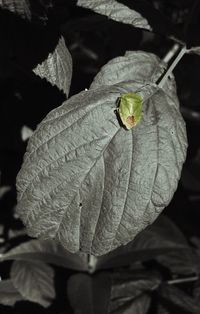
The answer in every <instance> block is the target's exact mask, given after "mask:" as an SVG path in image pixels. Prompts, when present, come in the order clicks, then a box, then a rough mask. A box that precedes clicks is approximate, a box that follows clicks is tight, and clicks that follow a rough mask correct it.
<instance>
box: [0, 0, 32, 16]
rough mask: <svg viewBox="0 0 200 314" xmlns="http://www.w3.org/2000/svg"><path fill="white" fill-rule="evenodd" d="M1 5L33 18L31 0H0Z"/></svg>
mask: <svg viewBox="0 0 200 314" xmlns="http://www.w3.org/2000/svg"><path fill="white" fill-rule="evenodd" d="M0 7H1V8H2V9H6V10H9V11H11V12H13V13H16V14H18V15H19V16H21V17H22V18H25V19H28V20H31V8H30V1H29V0H0Z"/></svg>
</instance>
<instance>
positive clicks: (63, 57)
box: [33, 36, 72, 96]
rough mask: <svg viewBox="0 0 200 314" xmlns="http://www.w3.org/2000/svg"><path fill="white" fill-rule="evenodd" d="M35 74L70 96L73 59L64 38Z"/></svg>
mask: <svg viewBox="0 0 200 314" xmlns="http://www.w3.org/2000/svg"><path fill="white" fill-rule="evenodd" d="M33 72H34V73H35V74H37V75H38V76H40V77H41V78H45V79H46V80H47V81H49V82H50V83H51V84H52V85H56V86H57V87H58V88H59V89H60V90H62V91H63V92H64V93H65V94H66V96H68V94H69V88H70V84H71V77H72V58H71V55H70V52H69V51H68V49H67V47H66V45H65V40H64V38H63V37H62V36H61V38H60V39H59V41H58V44H57V46H56V48H55V50H54V51H53V52H52V53H50V54H49V55H48V57H47V59H46V60H44V61H43V62H42V63H41V64H38V65H37V66H36V67H35V68H34V69H33Z"/></svg>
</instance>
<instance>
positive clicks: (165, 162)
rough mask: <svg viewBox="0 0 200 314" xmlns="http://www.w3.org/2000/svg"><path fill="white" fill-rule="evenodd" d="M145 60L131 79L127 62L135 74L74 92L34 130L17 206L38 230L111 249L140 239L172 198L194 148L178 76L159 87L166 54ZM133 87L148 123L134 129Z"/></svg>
mask: <svg viewBox="0 0 200 314" xmlns="http://www.w3.org/2000/svg"><path fill="white" fill-rule="evenodd" d="M137 54H138V58H136V59H135V60H134V58H132V59H131V62H130V63H129V66H131V67H132V68H134V62H135V63H137V61H138V59H139V58H140V57H139V56H140V53H139V52H138V53H137ZM144 55H146V56H148V57H146V58H144ZM125 59H126V57H125ZM123 60H124V59H123ZM141 60H145V62H146V67H147V69H148V71H146V73H145V72H142V74H141V75H140V74H138V76H137V73H139V71H137V72H136V73H135V74H134V73H133V75H132V81H131V80H130V79H129V75H130V71H129V70H127V68H125V69H124V71H125V72H126V71H128V77H127V79H129V80H128V81H121V82H120V83H118V84H115V85H112V86H102V85H101V86H100V84H99V83H98V86H96V87H95V88H92V89H90V90H89V91H83V92H81V93H80V94H78V95H75V96H73V97H71V98H70V99H69V100H68V101H67V102H65V103H64V104H63V105H62V106H61V107H58V108H56V109H55V110H53V111H52V112H50V113H49V114H48V115H47V117H46V118H45V119H44V120H43V121H42V122H41V123H40V125H39V126H38V127H37V129H36V131H35V132H34V134H33V136H32V137H31V138H30V140H29V143H28V146H27V152H26V155H25V158H24V163H23V166H22V169H21V170H20V172H19V174H18V176H17V189H18V205H17V213H18V214H19V216H20V218H21V219H23V222H24V224H25V225H26V227H27V230H28V233H29V235H30V236H34V237H40V238H42V239H49V238H53V239H56V240H58V241H59V242H60V243H61V244H62V245H63V246H64V247H65V248H66V249H67V250H68V251H70V252H72V253H75V252H77V251H79V250H81V251H83V252H85V253H89V254H92V255H103V254H105V253H107V252H109V251H111V250H113V249H115V248H117V247H119V246H121V245H124V244H126V243H128V242H130V241H131V240H133V239H134V238H135V237H136V235H137V234H138V233H139V232H141V231H142V230H143V229H144V228H145V227H146V226H147V225H149V224H151V223H152V222H153V221H154V220H155V219H156V218H157V216H158V215H159V213H160V212H161V211H162V210H163V208H164V207H165V206H167V205H168V204H169V202H170V201H171V199H172V197H173V194H174V192H175V190H176V188H177V184H178V180H179V178H180V174H181V169H182V164H183V162H184V160H185V156H186V149H187V139H186V132H185V123H184V121H183V119H182V116H181V114H180V111H179V103H178V98H177V95H176V89H175V82H174V80H173V78H172V79H171V80H168V81H167V83H166V85H164V87H163V89H158V87H157V86H156V84H155V80H156V79H157V76H158V74H157V73H156V74H155V68H156V69H158V72H159V73H160V67H159V59H158V58H157V57H155V56H154V57H153V55H152V54H148V53H144V52H142V53H141ZM122 63H123V61H122ZM127 64H128V63H127ZM142 69H143V70H145V66H144V64H143V68H142ZM117 71H118V68H117V66H116V67H115V68H113V72H111V76H115V77H116V72H117ZM152 72H153V73H152ZM145 75H146V76H145ZM122 76H123V77H124V78H125V77H126V75H125V74H123V75H122ZM141 77H143V79H141ZM119 78H121V74H120V73H119ZM145 80H146V81H145ZM129 92H133V93H136V92H137V94H139V95H140V96H141V97H142V99H143V105H142V119H141V121H140V123H139V124H138V125H137V126H135V127H134V128H133V129H132V130H130V131H129V132H127V131H126V130H125V129H124V128H123V127H121V125H120V124H119V122H118V119H117V116H116V112H115V111H116V101H117V99H118V98H119V97H120V95H121V94H124V93H129ZM111 187H112V188H111Z"/></svg>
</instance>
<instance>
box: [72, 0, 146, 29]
mask: <svg viewBox="0 0 200 314" xmlns="http://www.w3.org/2000/svg"><path fill="white" fill-rule="evenodd" d="M77 5H78V6H80V7H84V8H87V9H90V10H93V11H94V12H96V13H99V14H103V15H107V16H108V17H109V18H111V19H113V20H115V21H118V22H122V23H126V24H131V25H133V26H135V27H139V28H144V29H148V30H151V26H150V25H149V24H148V21H147V20H146V19H145V18H144V17H143V16H142V15H140V13H138V12H136V11H135V10H131V9H129V8H128V7H127V6H126V5H124V4H121V3H119V2H117V1H115V0H103V1H102V0H78V2H77Z"/></svg>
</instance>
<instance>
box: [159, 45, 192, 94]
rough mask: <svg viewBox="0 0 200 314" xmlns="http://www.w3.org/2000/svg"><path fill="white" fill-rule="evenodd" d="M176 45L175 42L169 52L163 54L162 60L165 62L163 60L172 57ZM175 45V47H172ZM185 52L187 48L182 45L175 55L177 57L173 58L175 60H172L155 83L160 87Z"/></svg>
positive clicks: (175, 50)
mask: <svg viewBox="0 0 200 314" xmlns="http://www.w3.org/2000/svg"><path fill="white" fill-rule="evenodd" d="M177 45H178V44H175V45H174V46H173V48H172V50H170V52H169V53H168V54H167V55H166V56H165V58H164V60H163V61H164V62H166V61H165V60H166V59H167V60H170V59H171V58H172V56H173V55H174V53H175V52H177V50H178V49H177ZM174 47H175V48H174ZM186 52H187V48H186V46H183V47H182V49H181V50H180V52H179V54H178V55H177V57H176V58H175V60H174V61H173V62H172V64H171V65H170V67H169V68H168V69H167V71H166V72H165V74H164V76H162V77H161V78H159V79H158V81H157V85H158V86H159V87H160V88H162V87H163V85H164V84H165V83H166V81H167V79H168V77H169V75H170V74H171V73H172V71H173V70H174V68H175V66H176V65H177V64H178V62H179V61H180V60H181V58H182V57H183V56H184V54H185V53H186Z"/></svg>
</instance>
